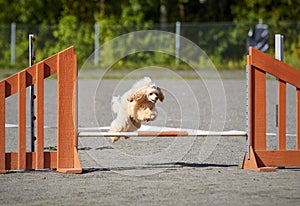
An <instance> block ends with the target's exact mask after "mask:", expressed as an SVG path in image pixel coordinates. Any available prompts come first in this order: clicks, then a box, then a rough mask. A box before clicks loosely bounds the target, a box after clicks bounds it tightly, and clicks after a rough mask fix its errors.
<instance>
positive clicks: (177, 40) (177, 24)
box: [175, 21, 180, 66]
mask: <svg viewBox="0 0 300 206" xmlns="http://www.w3.org/2000/svg"><path fill="white" fill-rule="evenodd" d="M179 51H180V22H179V21H177V22H176V42H175V56H176V62H175V63H176V65H177V66H178V63H179V57H180V53H179Z"/></svg>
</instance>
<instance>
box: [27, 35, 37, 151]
mask: <svg viewBox="0 0 300 206" xmlns="http://www.w3.org/2000/svg"><path fill="white" fill-rule="evenodd" d="M34 41H35V39H34V35H33V34H29V36H28V50H29V66H32V65H33V64H34V60H35V54H34V44H33V43H34ZM35 98H36V96H35V90H34V84H33V85H31V86H30V129H31V130H30V134H31V142H30V144H31V152H34V151H35V148H34V147H35V146H34V145H35V144H34V143H35V119H36V116H35V106H34V103H35V102H34V101H35Z"/></svg>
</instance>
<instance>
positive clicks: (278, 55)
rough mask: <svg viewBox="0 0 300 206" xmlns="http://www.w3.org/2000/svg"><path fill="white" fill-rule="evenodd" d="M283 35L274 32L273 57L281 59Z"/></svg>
mask: <svg viewBox="0 0 300 206" xmlns="http://www.w3.org/2000/svg"><path fill="white" fill-rule="evenodd" d="M283 39H284V37H283V35H281V34H275V59H278V60H279V61H283Z"/></svg>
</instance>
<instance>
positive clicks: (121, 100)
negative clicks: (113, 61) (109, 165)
mask: <svg viewBox="0 0 300 206" xmlns="http://www.w3.org/2000/svg"><path fill="white" fill-rule="evenodd" d="M158 99H159V100H160V101H161V102H162V101H163V100H164V95H163V93H162V91H161V89H160V88H159V87H158V86H156V84H155V83H154V82H153V81H152V80H151V79H150V78H149V77H144V78H143V79H141V80H139V81H137V82H136V83H135V84H134V85H133V86H132V88H131V89H130V90H129V91H127V92H126V93H124V94H123V95H122V96H121V97H120V96H118V97H113V98H112V111H113V112H114V113H116V114H117V117H116V119H115V120H113V122H112V123H111V125H110V130H109V132H133V131H136V130H137V129H139V128H140V127H141V122H145V121H152V120H154V119H155V118H156V117H157V111H156V109H155V104H156V101H157V100H158ZM125 138H126V139H127V138H128V137H125ZM119 139H120V137H111V140H112V142H115V141H118V140H119Z"/></svg>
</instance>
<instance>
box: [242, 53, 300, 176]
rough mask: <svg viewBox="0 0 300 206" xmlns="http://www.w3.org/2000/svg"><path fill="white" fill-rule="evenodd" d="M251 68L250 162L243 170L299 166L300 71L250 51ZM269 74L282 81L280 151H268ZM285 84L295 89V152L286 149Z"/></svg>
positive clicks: (279, 124) (249, 61)
mask: <svg viewBox="0 0 300 206" xmlns="http://www.w3.org/2000/svg"><path fill="white" fill-rule="evenodd" d="M247 65H248V68H249V80H248V81H249V82H248V85H249V111H248V112H249V134H248V135H249V136H248V138H249V158H248V157H247V155H245V157H244V161H243V164H242V168H243V169H250V170H256V171H275V168H274V167H288V166H300V81H299V80H300V71H299V70H297V69H295V68H293V67H291V66H289V65H287V64H285V63H283V62H281V61H279V60H277V59H274V58H273V57H271V56H269V55H267V54H265V53H262V52H260V51H258V50H256V49H254V48H250V51H249V55H248V56H247ZM266 73H269V74H271V75H273V76H275V77H276V78H278V80H279V85H278V110H279V114H278V117H279V118H278V150H267V149H266ZM286 83H289V84H291V85H293V86H295V87H296V91H295V92H296V149H295V150H287V149H286Z"/></svg>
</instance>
